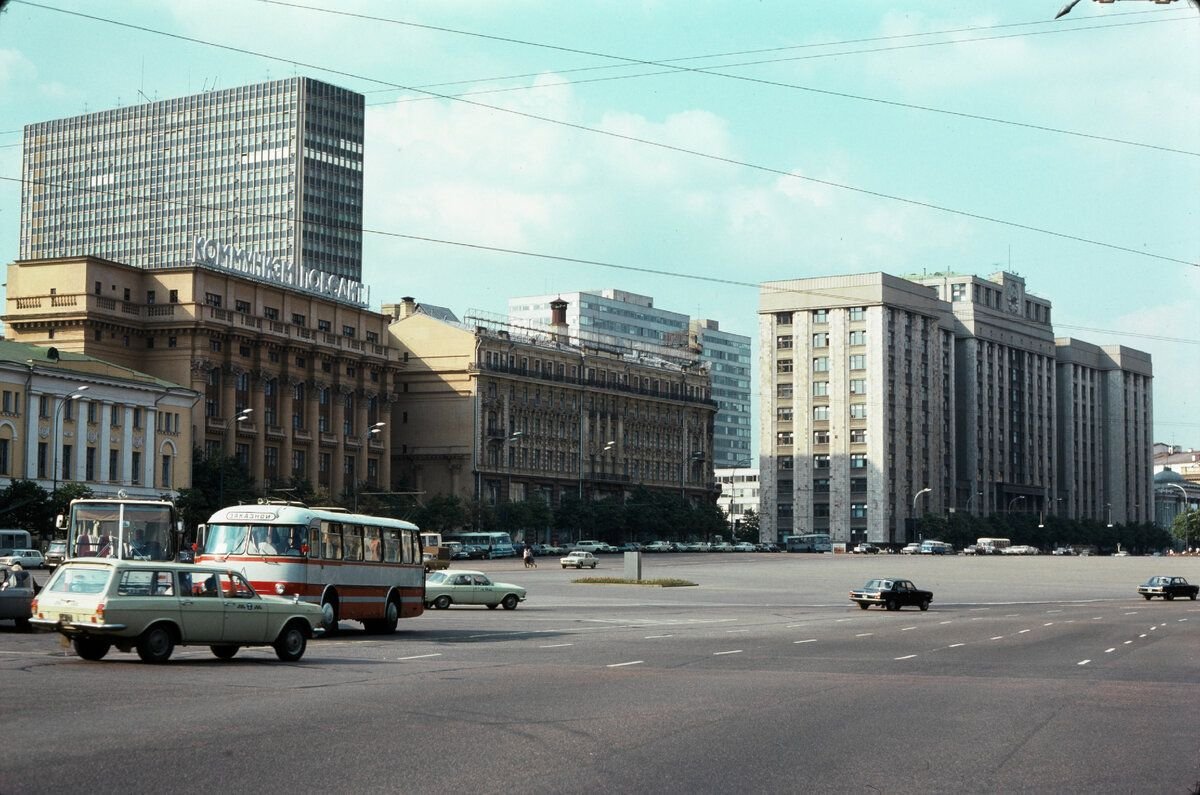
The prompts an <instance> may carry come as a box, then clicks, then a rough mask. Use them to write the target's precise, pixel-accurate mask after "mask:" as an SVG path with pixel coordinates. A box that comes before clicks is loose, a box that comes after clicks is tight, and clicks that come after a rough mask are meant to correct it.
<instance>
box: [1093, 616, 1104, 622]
mask: <svg viewBox="0 0 1200 795" xmlns="http://www.w3.org/2000/svg"><path fill="white" fill-rule="evenodd" d="M1102 618H1104V616H1092V621H1099V620H1100V619H1102Z"/></svg>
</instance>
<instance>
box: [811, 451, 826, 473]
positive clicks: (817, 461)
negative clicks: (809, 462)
mask: <svg viewBox="0 0 1200 795" xmlns="http://www.w3.org/2000/svg"><path fill="white" fill-rule="evenodd" d="M813 469H829V456H828V455H827V454H825V453H818V454H817V455H814V456H813Z"/></svg>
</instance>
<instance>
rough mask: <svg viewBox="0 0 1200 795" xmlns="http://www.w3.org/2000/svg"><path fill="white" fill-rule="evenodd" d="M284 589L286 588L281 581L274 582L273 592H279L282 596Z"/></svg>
mask: <svg viewBox="0 0 1200 795" xmlns="http://www.w3.org/2000/svg"><path fill="white" fill-rule="evenodd" d="M286 590H287V589H286V588H285V587H284V586H283V583H281V582H277V583H275V593H277V594H279V595H280V596H283V592H284V591H286Z"/></svg>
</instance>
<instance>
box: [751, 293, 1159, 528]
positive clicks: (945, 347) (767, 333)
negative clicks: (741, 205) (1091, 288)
mask: <svg viewBox="0 0 1200 795" xmlns="http://www.w3.org/2000/svg"><path fill="white" fill-rule="evenodd" d="M1050 317H1051V305H1050V302H1049V301H1047V300H1045V299H1042V298H1039V297H1037V296H1034V295H1032V294H1029V293H1027V292H1026V291H1025V282H1024V279H1022V278H1021V277H1019V276H1016V275H1014V274H1011V273H996V274H993V275H991V276H990V277H988V278H986V279H985V278H980V277H977V276H971V275H938V276H926V277H920V278H917V279H902V278H898V277H894V276H890V275H888V274H884V273H870V274H860V275H854V276H843V277H820V278H814V279H797V280H791V281H781V282H769V283H765V284H763V285H762V286H761V291H760V302H759V329H760V356H759V359H760V361H759V371H760V374H761V378H762V387H761V390H760V394H761V406H762V413H761V416H760V434H761V435H760V440H761V449H762V451H763V456H762V459H763V460H762V463H761V470H762V477H761V496H760V501H761V513H760V516H761V520H760V527H761V528H762V538H763V540H767V541H777V540H781V539H782V537H783V536H785V535H789V534H802V533H811V532H828V533H830V535H831V536H832V540H833V541H834V542H835V543H836V542H842V543H857V542H860V541H864V540H866V541H877V542H882V543H896V542H902V541H907V540H912V538H911V537H910V536H909V528H908V527H907V525H906V524H905V521H904V520H905V519H906V518H909V517H915V516H921V515H924V514H926V513H932V514H935V515H947V514H948V513H950V512H951V511H965V512H967V513H972V514H992V513H998V514H1006V513H1031V514H1035V515H1041V514H1063V515H1065V516H1068V517H1069V518H1072V519H1080V518H1093V519H1105V518H1107V520H1108V521H1110V522H1119V523H1124V522H1133V521H1148V520H1149V518H1150V517H1151V515H1152V512H1153V499H1152V494H1151V489H1152V485H1151V476H1152V471H1151V470H1152V465H1151V449H1152V441H1151V437H1150V430H1149V429H1150V427H1151V420H1152V412H1151V408H1150V406H1151V389H1150V385H1151V373H1152V370H1151V364H1150V357H1149V356H1148V355H1147V354H1145V353H1142V352H1140V351H1134V350H1131V349H1128V348H1123V347H1119V346H1118V347H1114V348H1099V347H1097V346H1094V345H1089V344H1088V343H1081V342H1078V341H1076V340H1058V341H1056V340H1055V338H1054V334H1053V329H1052V327H1051V323H1050Z"/></svg>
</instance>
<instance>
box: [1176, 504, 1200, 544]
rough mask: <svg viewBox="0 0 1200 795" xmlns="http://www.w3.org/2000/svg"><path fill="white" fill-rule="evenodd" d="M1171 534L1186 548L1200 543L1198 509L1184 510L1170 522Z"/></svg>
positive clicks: (1199, 515)
mask: <svg viewBox="0 0 1200 795" xmlns="http://www.w3.org/2000/svg"><path fill="white" fill-rule="evenodd" d="M1171 535H1173V536H1174V537H1175V538H1178V539H1179V540H1180V541H1182V542H1183V543H1184V546H1185V547H1186V548H1188V549H1193V548H1195V547H1196V546H1197V544H1200V511H1184V512H1183V513H1180V514H1178V515H1177V516H1176V517H1175V521H1174V522H1172V523H1171Z"/></svg>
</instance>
